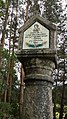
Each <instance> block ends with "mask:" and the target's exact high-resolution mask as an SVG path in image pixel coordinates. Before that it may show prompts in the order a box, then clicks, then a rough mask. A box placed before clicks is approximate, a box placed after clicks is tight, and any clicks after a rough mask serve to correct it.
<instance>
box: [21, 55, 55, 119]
mask: <svg viewBox="0 0 67 119" xmlns="http://www.w3.org/2000/svg"><path fill="white" fill-rule="evenodd" d="M23 65H24V70H25V80H24V81H25V90H24V99H23V101H24V102H23V112H22V119H53V104H52V83H53V79H52V72H53V70H54V68H55V63H54V62H53V61H52V60H50V59H49V58H36V57H34V58H28V59H27V60H26V61H24V63H23Z"/></svg>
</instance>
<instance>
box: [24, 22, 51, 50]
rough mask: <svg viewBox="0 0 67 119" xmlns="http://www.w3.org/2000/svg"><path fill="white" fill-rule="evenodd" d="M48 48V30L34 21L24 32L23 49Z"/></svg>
mask: <svg viewBox="0 0 67 119" xmlns="http://www.w3.org/2000/svg"><path fill="white" fill-rule="evenodd" d="M39 48H41V49H42V48H49V30H48V29H47V28H46V27H44V26H43V25H41V24H40V23H39V22H35V23H34V24H33V25H32V26H31V27H29V28H28V29H27V30H26V31H25V32H24V37H23V49H39Z"/></svg>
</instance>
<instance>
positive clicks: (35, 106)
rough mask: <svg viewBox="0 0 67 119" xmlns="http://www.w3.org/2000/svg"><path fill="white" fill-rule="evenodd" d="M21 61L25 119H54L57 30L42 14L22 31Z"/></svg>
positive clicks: (28, 23) (20, 33) (26, 24)
mask: <svg viewBox="0 0 67 119" xmlns="http://www.w3.org/2000/svg"><path fill="white" fill-rule="evenodd" d="M17 57H18V59H19V61H20V62H21V63H22V64H23V67H24V71H25V79H24V82H25V90H24V99H23V112H22V119H53V103H52V84H53V79H52V72H53V70H54V69H55V66H56V26H55V25H54V24H53V23H51V22H50V21H48V20H47V19H46V18H43V17H40V16H39V15H38V14H36V15H34V16H32V17H31V18H30V19H29V20H28V21H27V22H26V23H25V24H24V25H23V26H22V27H21V28H20V29H19V48H18V52H17Z"/></svg>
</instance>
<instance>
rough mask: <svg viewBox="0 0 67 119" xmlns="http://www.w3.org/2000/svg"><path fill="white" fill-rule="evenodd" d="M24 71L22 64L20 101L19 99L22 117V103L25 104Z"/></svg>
mask: <svg viewBox="0 0 67 119" xmlns="http://www.w3.org/2000/svg"><path fill="white" fill-rule="evenodd" d="M23 80H24V71H23V66H22V64H21V72H20V101H19V116H20V119H22V105H23V90H24V82H23Z"/></svg>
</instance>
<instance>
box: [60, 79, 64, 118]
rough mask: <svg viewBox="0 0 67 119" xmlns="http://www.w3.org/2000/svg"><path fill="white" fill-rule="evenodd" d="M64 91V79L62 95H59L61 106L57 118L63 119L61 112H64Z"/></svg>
mask: <svg viewBox="0 0 67 119" xmlns="http://www.w3.org/2000/svg"><path fill="white" fill-rule="evenodd" d="M64 91H65V81H64V80H63V87H62V97H61V108H60V116H59V119H63V112H64Z"/></svg>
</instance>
